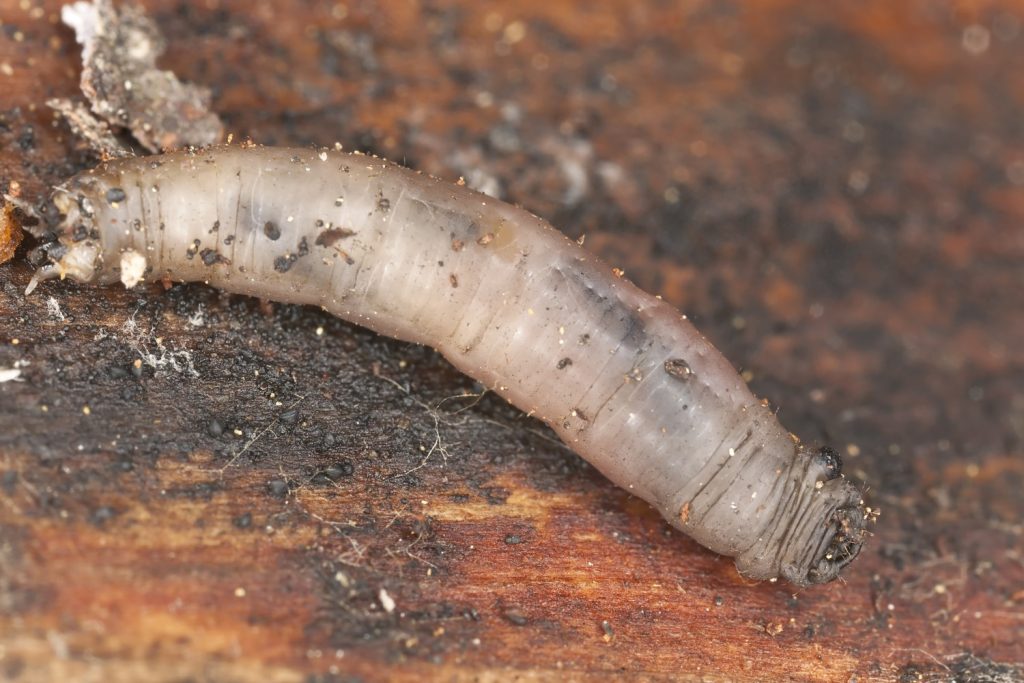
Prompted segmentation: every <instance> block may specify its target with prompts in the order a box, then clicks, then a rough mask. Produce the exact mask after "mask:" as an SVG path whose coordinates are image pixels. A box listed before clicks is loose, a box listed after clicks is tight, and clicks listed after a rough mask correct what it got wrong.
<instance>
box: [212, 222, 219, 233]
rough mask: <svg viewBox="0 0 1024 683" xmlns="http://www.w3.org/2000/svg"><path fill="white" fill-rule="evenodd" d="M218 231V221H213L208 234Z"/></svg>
mask: <svg viewBox="0 0 1024 683" xmlns="http://www.w3.org/2000/svg"><path fill="white" fill-rule="evenodd" d="M218 230H220V221H214V222H213V225H212V226H211V227H210V233H211V234H212V233H215V232H217V231H218Z"/></svg>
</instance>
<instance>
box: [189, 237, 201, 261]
mask: <svg viewBox="0 0 1024 683" xmlns="http://www.w3.org/2000/svg"><path fill="white" fill-rule="evenodd" d="M200 244H201V243H200V241H199V240H193V241H192V244H191V245H190V246H189V247H188V248H187V249H186V250H185V258H187V259H188V260H189V261H191V260H192V259H193V258H195V255H196V254H198V253H199V245H200Z"/></svg>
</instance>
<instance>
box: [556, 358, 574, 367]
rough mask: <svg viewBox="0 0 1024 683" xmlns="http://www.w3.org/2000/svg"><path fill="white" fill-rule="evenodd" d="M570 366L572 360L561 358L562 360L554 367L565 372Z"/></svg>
mask: <svg viewBox="0 0 1024 683" xmlns="http://www.w3.org/2000/svg"><path fill="white" fill-rule="evenodd" d="M570 365H572V358H563V359H562V360H560V361H558V364H557V365H555V367H556V368H558V369H559V370H565V369H566V368H567V367H569V366H570Z"/></svg>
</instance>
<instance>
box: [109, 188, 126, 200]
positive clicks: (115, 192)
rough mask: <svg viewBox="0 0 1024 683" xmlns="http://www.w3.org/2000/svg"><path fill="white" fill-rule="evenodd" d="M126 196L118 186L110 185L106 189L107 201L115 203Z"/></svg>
mask: <svg viewBox="0 0 1024 683" xmlns="http://www.w3.org/2000/svg"><path fill="white" fill-rule="evenodd" d="M127 198H128V195H126V194H125V193H124V190H122V189H121V188H120V187H112V188H110V189H109V190H107V201H108V202H110V203H111V204H117V203H120V202H123V201H124V200H125V199H127Z"/></svg>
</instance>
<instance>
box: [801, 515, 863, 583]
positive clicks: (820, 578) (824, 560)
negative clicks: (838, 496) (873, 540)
mask: <svg viewBox="0 0 1024 683" xmlns="http://www.w3.org/2000/svg"><path fill="white" fill-rule="evenodd" d="M866 523H867V518H866V517H865V515H864V510H863V508H862V506H861V505H860V504H858V505H851V506H848V507H841V508H839V509H837V510H836V511H835V512H834V513H833V515H832V525H833V526H834V527H835V533H834V535H833V536H832V540H831V541H830V542H829V544H828V546H827V547H826V548H825V552H824V554H823V555H822V557H821V558H820V559H819V560H818V562H817V563H816V564H815V565H814V566H812V567H811V569H810V571H808V573H807V581H808V583H828V582H829V581H832V580H834V579H836V578H838V576H839V574H840V572H842V570H843V569H844V568H846V567H847V566H848V565H849V564H850V563H851V562H853V560H854V559H856V557H857V555H859V554H860V549H861V546H862V544H863V543H864V536H865V534H866V531H865V528H864V527H865V524H866Z"/></svg>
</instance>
